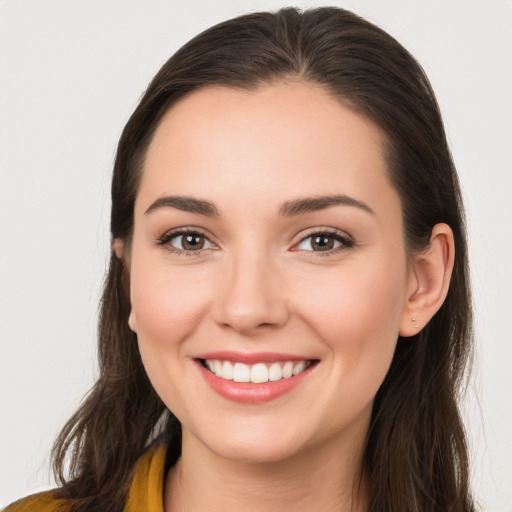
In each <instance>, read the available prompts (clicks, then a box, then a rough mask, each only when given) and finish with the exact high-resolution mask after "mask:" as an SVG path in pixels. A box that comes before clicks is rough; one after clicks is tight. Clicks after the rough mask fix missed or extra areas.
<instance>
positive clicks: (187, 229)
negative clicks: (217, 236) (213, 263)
mask: <svg viewBox="0 0 512 512" xmlns="http://www.w3.org/2000/svg"><path fill="white" fill-rule="evenodd" d="M193 233H195V234H198V235H201V236H204V238H205V239H206V240H208V242H209V243H210V244H212V246H213V247H214V248H215V249H218V248H219V245H218V244H217V243H215V242H214V241H213V240H212V237H211V236H209V235H208V234H207V232H206V230H204V229H202V228H199V227H196V226H183V227H179V228H173V229H170V230H168V231H166V232H165V233H164V234H163V235H161V236H160V237H158V238H157V240H156V243H155V245H161V246H166V245H168V244H169V243H170V241H171V240H172V239H173V238H175V237H178V236H183V235H189V234H193ZM172 249H173V250H175V251H180V249H178V248H176V247H172ZM208 249H211V248H208ZM169 250H171V249H169ZM181 250H182V251H186V249H181ZM197 250H198V251H204V250H206V249H197Z"/></svg>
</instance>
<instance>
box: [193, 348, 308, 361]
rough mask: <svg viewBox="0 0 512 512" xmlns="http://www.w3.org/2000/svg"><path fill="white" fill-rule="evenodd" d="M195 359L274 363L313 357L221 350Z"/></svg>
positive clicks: (305, 359)
mask: <svg viewBox="0 0 512 512" xmlns="http://www.w3.org/2000/svg"><path fill="white" fill-rule="evenodd" d="M195 359H213V360H215V359H217V360H220V361H231V362H233V363H245V364H255V363H274V362H278V361H310V360H312V359H314V358H311V357H305V356H300V355H297V354H283V353H278V352H252V353H250V354H248V353H245V352H234V351H230V350H222V351H217V352H205V353H203V354H199V355H198V356H196V357H195Z"/></svg>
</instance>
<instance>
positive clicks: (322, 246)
mask: <svg viewBox="0 0 512 512" xmlns="http://www.w3.org/2000/svg"><path fill="white" fill-rule="evenodd" d="M353 245H354V242H353V241H352V240H350V238H348V237H347V236H343V235H341V234H340V233H328V232H327V233H325V232H324V233H312V234H311V235H308V236H306V237H304V238H303V239H302V240H301V241H300V242H299V243H298V244H297V245H296V249H297V250H299V251H312V252H327V253H328V252H333V251H336V250H337V249H341V248H343V247H346V248H350V247H352V246H353Z"/></svg>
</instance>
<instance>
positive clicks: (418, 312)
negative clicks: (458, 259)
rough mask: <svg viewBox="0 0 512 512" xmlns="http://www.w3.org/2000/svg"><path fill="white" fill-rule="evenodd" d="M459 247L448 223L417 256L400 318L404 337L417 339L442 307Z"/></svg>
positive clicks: (437, 228)
mask: <svg viewBox="0 0 512 512" xmlns="http://www.w3.org/2000/svg"><path fill="white" fill-rule="evenodd" d="M454 258H455V244H454V240H453V232H452V230H451V228H450V226H448V225H447V224H436V225H435V226H434V228H433V229H432V234H431V236H430V243H429V245H428V248H427V249H426V250H425V251H424V252H421V253H418V254H416V255H415V256H414V257H413V263H412V265H413V266H412V268H411V271H410V278H409V281H410V282H409V289H408V295H407V302H406V304H405V307H404V310H403V312H402V316H401V318H400V325H399V334H400V336H404V337H407V336H414V335H415V334H418V332H420V331H421V329H423V327H425V325H427V323H428V322H429V321H430V319H431V318H432V317H433V316H434V315H435V313H436V312H437V311H438V310H439V308H440V307H441V306H442V304H443V302H444V300H445V298H446V295H447V293H448V289H449V286H450V279H451V276H452V271H453V262H454Z"/></svg>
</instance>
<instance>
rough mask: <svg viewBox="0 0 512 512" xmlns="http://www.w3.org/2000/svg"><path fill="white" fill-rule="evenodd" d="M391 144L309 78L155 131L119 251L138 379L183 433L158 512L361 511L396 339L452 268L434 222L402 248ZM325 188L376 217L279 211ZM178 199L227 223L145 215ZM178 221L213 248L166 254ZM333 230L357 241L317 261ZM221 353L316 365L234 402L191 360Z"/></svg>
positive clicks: (436, 295)
mask: <svg viewBox="0 0 512 512" xmlns="http://www.w3.org/2000/svg"><path fill="white" fill-rule="evenodd" d="M383 144H384V136H383V134H382V133H381V132H380V130H379V129H378V128H377V127H376V126H375V125H374V124H372V123H371V122H370V121H368V120H367V119H365V118H363V117H361V116H359V115H358V114H356V113H354V112H352V111H351V110H349V109H347V108H345V107H343V106H341V105H340V103H339V102H338V101H336V100H335V99H333V98H332V97H331V96H329V95H328V94H327V93H326V92H325V91H324V90H322V89H321V88H319V87H317V86H314V85H311V84H308V83H304V82H280V83H277V84H274V85H272V86H263V87H261V88H260V89H259V90H257V91H256V92H254V91H252V92H247V91H240V90H234V89H229V88H222V87H218V88H207V89H202V90H199V91H197V92H194V93H192V94H190V95H188V96H186V97H185V98H183V99H182V100H180V101H179V102H178V103H177V104H176V105H175V106H174V107H172V108H171V110H170V111H169V112H168V113H167V114H166V115H165V117H164V118H163V120H162V121H161V123H160V125H159V127H158V128H157V131H156V133H155V135H154V139H153V141H152V143H151V145H150V148H149V150H148V153H147V157H146V161H145V164H144V168H143V174H142V180H141V184H140V189H139V192H138V195H137V199H136V204H135V226H134V236H133V242H132V245H131V248H130V252H129V253H125V251H124V248H123V245H122V242H120V241H116V243H115V250H116V252H117V254H118V255H119V257H121V258H124V259H125V260H126V262H127V268H128V272H129V278H130V293H131V302H132V313H131V315H130V321H129V323H130V327H131V328H132V330H134V331H135V332H136V333H137V335H138V340H139V347H140V352H141V356H142V359H143V362H144V365H145V368H146V370H147V373H148V375H149V378H150V379H151V382H152V384H153V386H154V387H155V389H156V391H157V392H158V394H159V395H160V397H161V398H162V400H163V401H164V402H165V403H166V405H167V406H168V407H169V409H171V410H172V411H173V413H174V414H175V415H176V416H177V417H178V418H179V420H180V421H181V423H182V426H183V452H182V457H181V458H180V460H179V461H178V463H177V464H176V466H175V467H174V468H173V469H172V470H171V471H170V472H169V474H168V475H167V478H166V486H165V509H166V511H167V512H169V511H176V510H187V511H196V510H197V511H199V510H210V511H216V510H219V511H220V510H230V511H236V510H243V511H244V512H247V511H251V510H255V511H256V510H258V511H261V510H266V511H274V510H275V511H278V510H286V509H290V508H291V507H297V509H298V510H301V511H308V510H315V511H318V510H321V511H330V510H338V511H339V510H365V493H364V488H365V481H364V479H363V481H362V485H361V486H359V485H358V484H359V483H360V481H359V476H360V470H361V457H362V452H363V446H364V440H365V436H366V434H367V431H368V426H369V420H370V414H371V409H372V404H373V399H374V397H375V394H376V392H377V390H378V388H379V386H380V384H381V383H382V381H383V379H384V377H385V375H386V372H387V370H388V368H389V365H390V363H391V359H392V356H393V352H394V349H395V346H396V341H397V337H398V335H399V334H401V335H402V336H411V335H413V334H415V333H417V332H418V331H419V330H420V329H421V328H422V327H423V326H424V325H425V324H426V323H427V322H428V320H429V319H430V318H431V316H432V315H433V314H434V313H435V311H437V309H438V308H439V307H440V305H441V304H442V301H443V300H444V297H445V295H446V292H447V288H448V283H449V278H450V274H451V269H452V266H453V237H452V235H451V231H450V229H449V227H448V226H446V225H443V224H439V225H437V226H435V227H434V229H433V231H432V239H431V244H430V247H429V248H428V250H426V251H425V252H422V253H421V254H416V255H412V257H411V255H408V253H407V250H406V247H405V242H404V237H403V231H402V225H403V219H402V212H401V206H400V199H399V197H398V195H397V193H396V191H395V190H394V188H393V187H392V186H391V184H390V182H389V180H388V177H387V169H386V162H385V160H384V158H383V151H382V148H383ZM333 194H343V195H346V196H349V197H351V198H354V199H356V200H357V201H360V202H364V204H365V205H367V206H368V208H369V209H371V212H368V211H366V210H365V209H363V208H360V207H358V206H353V205H334V206H331V207H328V208H323V209H321V210H318V211H313V212H307V213H302V214H298V215H293V216H286V217H283V216H282V215H280V214H279V210H280V208H281V207H282V205H283V203H286V202H287V201H293V200H296V199H298V198H307V197H316V196H326V195H328V196H332V195H333ZM170 195H172V196H184V197H193V198H199V199H202V200H207V201H209V202H211V203H213V204H214V205H215V207H216V208H217V209H218V212H219V215H218V216H216V217H212V216H207V215H202V214H199V213H191V212H188V211H182V210H180V209H178V208H173V207H169V206H167V207H166V206H161V207H154V208H153V209H152V210H151V211H150V212H148V209H149V208H150V207H151V205H152V204H154V203H155V201H157V200H158V199H159V198H162V197H164V196H170ZM183 227H190V228H192V230H196V231H200V232H201V233H203V234H204V235H205V237H206V239H205V240H207V242H205V244H206V245H205V248H203V249H202V250H199V251H188V252H187V251H184V250H180V247H181V246H180V242H181V239H179V238H174V239H172V240H171V241H169V239H168V238H167V240H166V245H162V244H160V245H159V240H160V239H161V237H162V236H163V235H165V234H166V233H169V231H171V230H173V229H176V228H183ZM326 229H327V230H328V231H332V230H333V229H334V230H338V231H339V232H340V233H341V234H342V235H343V236H344V237H347V236H348V237H349V238H350V240H352V241H353V245H352V247H349V246H348V245H344V244H343V243H339V244H337V248H336V250H335V251H334V252H329V253H327V252H325V251H324V252H322V251H318V250H313V249H314V248H313V246H312V245H311V238H309V239H308V238H306V237H307V236H309V235H312V234H313V233H323V232H325V230H326ZM329 236H331V234H329ZM330 241H331V240H330ZM338 245H339V246H338ZM316 249H318V247H316ZM217 350H232V351H236V352H242V353H254V352H262V351H264V352H281V353H283V352H284V353H290V354H297V355H298V356H302V357H306V358H309V359H315V360H318V361H319V362H318V364H317V365H316V366H315V367H314V368H313V369H312V370H311V371H310V373H309V375H308V376H307V378H305V379H304V380H303V381H302V383H301V384H300V385H299V386H297V387H296V388H295V389H293V390H292V391H290V392H288V393H286V394H285V395H283V396H280V397H278V398H277V399H275V400H272V401H270V402H264V403H258V404H244V403H238V402H234V401H231V400H229V399H227V398H225V397H222V396H220V395H218V394H217V393H215V392H214V391H213V390H212V389H211V388H210V387H209V386H208V385H207V384H206V382H205V380H204V379H203V377H202V375H201V374H200V371H198V365H197V363H196V362H195V361H194V358H196V357H197V356H198V354H201V353H204V352H207V351H217ZM198 489H200V490H201V492H197V490H198ZM355 489H356V491H355ZM357 489H359V491H360V492H357Z"/></svg>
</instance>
